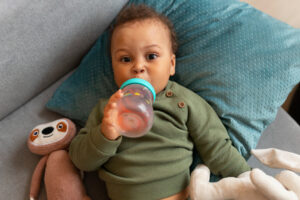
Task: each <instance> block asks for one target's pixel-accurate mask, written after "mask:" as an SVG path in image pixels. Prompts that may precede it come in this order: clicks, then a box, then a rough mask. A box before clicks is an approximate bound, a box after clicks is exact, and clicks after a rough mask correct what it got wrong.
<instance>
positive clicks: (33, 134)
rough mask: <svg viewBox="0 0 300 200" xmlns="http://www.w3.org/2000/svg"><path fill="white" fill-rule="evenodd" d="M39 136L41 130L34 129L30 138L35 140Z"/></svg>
mask: <svg viewBox="0 0 300 200" xmlns="http://www.w3.org/2000/svg"><path fill="white" fill-rule="evenodd" d="M38 136H39V130H38V129H34V130H33V131H32V132H31V134H30V140H31V141H32V142H33V141H34V140H35V139H36V138H37V137H38Z"/></svg>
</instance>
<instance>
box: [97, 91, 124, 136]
mask: <svg viewBox="0 0 300 200" xmlns="http://www.w3.org/2000/svg"><path fill="white" fill-rule="evenodd" d="M122 96H123V93H122V91H121V90H118V91H117V92H116V93H114V94H113V95H112V96H111V97H110V99H109V101H108V103H107V105H106V106H105V108H104V116H103V119H102V124H101V132H102V134H103V135H104V137H106V138H107V139H109V140H116V139H117V138H118V137H119V136H120V133H119V132H118V130H117V119H118V109H117V101H118V100H119V99H120V98H121V97H122Z"/></svg>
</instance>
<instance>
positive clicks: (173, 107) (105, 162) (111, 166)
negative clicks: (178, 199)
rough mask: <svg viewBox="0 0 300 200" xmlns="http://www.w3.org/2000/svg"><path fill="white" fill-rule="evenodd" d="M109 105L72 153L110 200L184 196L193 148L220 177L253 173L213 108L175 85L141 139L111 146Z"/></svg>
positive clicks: (160, 99)
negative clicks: (106, 119)
mask: <svg viewBox="0 0 300 200" xmlns="http://www.w3.org/2000/svg"><path fill="white" fill-rule="evenodd" d="M168 93H171V94H172V95H167V94H168ZM107 102H108V98H107V99H101V100H100V101H99V103H98V104H97V105H96V106H95V107H94V109H93V111H92V112H91V114H90V116H89V119H88V121H87V123H86V126H85V127H84V128H82V129H81V130H80V132H79V134H78V135H77V136H76V137H75V138H74V139H73V141H72V143H71V145H70V150H69V153H70V157H71V160H72V161H73V163H74V164H75V165H76V166H77V168H79V169H81V170H84V171H93V170H99V175H100V178H101V179H102V180H104V181H105V182H106V186H107V190H108V194H109V196H110V198H111V199H115V200H117V199H130V200H135V199H137V200H139V199H145V200H146V199H149V200H151V199H162V198H165V197H168V196H171V195H173V194H177V193H179V192H181V191H183V190H184V189H185V188H186V187H187V186H188V184H189V180H190V179H189V178H190V175H189V174H190V165H191V164H192V161H193V156H192V153H193V147H194V146H195V147H196V148H197V150H198V152H199V155H201V158H202V159H203V161H204V163H205V164H206V165H207V166H208V167H209V168H210V169H211V171H212V172H213V173H215V174H218V175H222V176H223V177H227V176H235V177H237V176H238V175H240V174H241V173H243V172H245V171H249V170H250V167H249V166H248V164H247V162H246V161H245V159H244V158H243V157H242V156H241V154H240V153H239V152H238V151H237V149H236V148H234V147H233V146H232V143H231V141H230V139H229V135H228V134H227V131H226V129H225V127H224V125H223V124H222V122H221V120H220V119H219V117H218V116H217V114H216V113H215V112H214V110H213V109H212V108H211V107H210V106H209V104H208V103H206V102H205V100H203V99H202V98H201V97H200V96H199V95H197V94H195V93H194V92H192V91H191V90H188V89H187V88H185V87H182V86H180V85H179V84H177V83H176V82H172V81H169V83H168V85H167V87H166V89H165V90H163V91H161V92H160V93H158V95H157V99H156V101H155V102H154V104H153V109H154V123H153V126H152V128H151V129H150V131H149V132H148V133H147V134H146V135H144V136H142V137H139V138H127V137H119V138H118V139H116V140H113V141H112V140H108V139H106V138H105V137H104V135H103V134H101V131H100V125H101V121H102V118H103V111H104V107H105V105H106V104H107ZM182 105H183V106H182ZM155 155H159V156H155ZM153 156H154V157H153ZM161 188H164V189H163V190H161Z"/></svg>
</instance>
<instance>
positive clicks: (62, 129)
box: [56, 122, 67, 132]
mask: <svg viewBox="0 0 300 200" xmlns="http://www.w3.org/2000/svg"><path fill="white" fill-rule="evenodd" d="M56 128H57V130H58V131H60V132H66V130H67V124H66V123H64V122H59V123H58V124H57V126H56Z"/></svg>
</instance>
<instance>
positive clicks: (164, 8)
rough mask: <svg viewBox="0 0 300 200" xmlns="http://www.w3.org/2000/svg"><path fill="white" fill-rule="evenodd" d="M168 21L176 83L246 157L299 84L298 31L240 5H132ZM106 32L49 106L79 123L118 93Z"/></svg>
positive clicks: (205, 1)
mask: <svg viewBox="0 0 300 200" xmlns="http://www.w3.org/2000/svg"><path fill="white" fill-rule="evenodd" d="M130 3H135V4H139V3H145V4H147V5H149V6H151V7H153V8H154V9H156V10H157V11H158V12H161V13H163V14H165V15H166V16H167V17H168V18H169V19H170V20H171V21H172V22H173V23H174V26H175V29H176V32H177V36H178V42H179V49H178V52H177V54H176V57H177V64H176V74H175V76H174V77H173V80H175V81H177V82H178V83H180V84H182V85H183V86H185V87H187V88H189V89H191V90H193V91H194V92H196V93H197V94H199V95H200V96H201V97H203V98H204V99H205V100H206V101H207V102H208V103H209V104H210V105H211V106H212V107H213V108H214V109H215V111H216V112H217V114H218V115H219V117H220V118H221V120H222V122H223V123H224V124H225V126H226V128H227V130H228V132H229V135H230V137H231V139H232V141H233V143H234V145H235V146H236V147H237V149H238V150H239V151H240V152H241V153H242V155H243V156H245V157H246V158H248V157H249V155H250V149H253V148H255V146H256V144H257V141H258V139H259V137H260V135H261V133H262V131H263V130H264V129H265V128H266V127H267V126H268V125H269V124H270V123H271V122H272V121H273V120H274V119H275V116H276V113H277V111H278V108H279V107H280V106H281V105H282V103H283V102H284V101H285V99H286V97H287V95H288V93H289V92H290V91H291V89H292V88H293V86H295V85H296V84H297V83H298V82H299V81H300V56H299V55H300V30H298V29H295V28H292V27H290V26H289V25H287V24H285V23H283V22H280V21H278V20H276V19H274V18H272V17H270V16H268V15H266V14H263V13H262V12H261V11H258V10H256V9H254V8H253V7H251V6H250V5H248V4H246V3H243V2H240V1H237V0H227V1H224V0H214V1H211V0H202V1H197V0H190V1H184V0H176V1H175V0H173V1H160V2H158V1H155V0H131V1H130ZM108 37H109V32H108V30H106V31H105V32H104V33H103V34H102V35H101V36H100V37H99V39H98V41H97V43H96V44H95V45H94V46H93V48H92V49H91V50H90V52H89V53H88V54H87V55H86V56H85V57H84V59H83V60H82V62H81V64H80V66H79V68H78V69H77V70H76V71H75V73H74V74H73V75H72V76H71V77H70V78H69V79H68V80H67V81H65V82H64V83H63V84H62V86H61V87H60V88H59V89H58V90H57V91H56V93H55V94H54V96H53V98H52V99H51V100H50V101H49V102H48V104H47V106H48V108H50V109H51V110H54V111H56V112H59V113H61V114H63V115H65V116H67V117H70V118H72V119H74V120H78V121H79V122H81V124H84V122H85V121H86V119H87V117H88V114H89V112H90V111H91V109H92V107H93V106H94V105H95V104H96V103H97V101H98V99H99V98H101V97H108V96H110V95H111V94H112V93H113V92H115V91H116V90H117V86H116V85H115V83H114V81H113V73H112V67H111V62H110V58H109V54H108Z"/></svg>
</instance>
